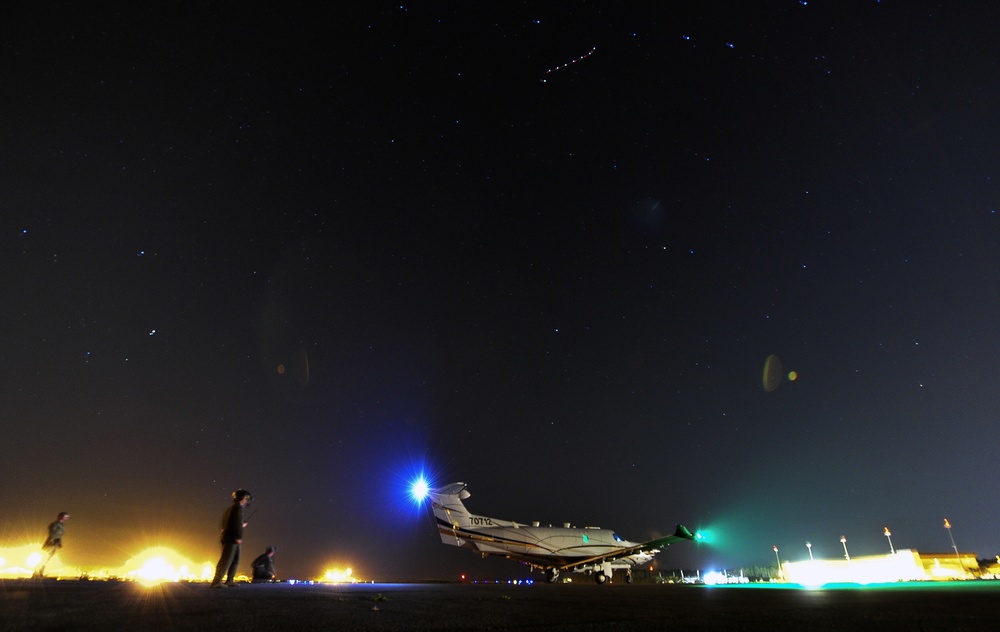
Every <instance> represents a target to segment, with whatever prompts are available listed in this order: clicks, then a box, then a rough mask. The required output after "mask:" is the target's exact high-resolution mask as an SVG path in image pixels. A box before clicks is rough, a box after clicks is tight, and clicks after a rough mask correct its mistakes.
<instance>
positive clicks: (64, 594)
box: [0, 580, 1000, 631]
mask: <svg viewBox="0 0 1000 632" xmlns="http://www.w3.org/2000/svg"><path fill="white" fill-rule="evenodd" d="M998 610H1000V582H985V581H983V582H965V583H959V584H947V585H944V584H933V585H932V584H920V585H914V584H908V585H897V586H893V587H888V588H879V589H872V588H869V589H860V588H844V589H827V590H822V591H820V590H803V589H781V588H773V587H766V588H765V587H759V588H758V587H747V586H741V587H707V586H691V585H631V586H629V585H624V584H615V585H610V586H596V585H593V584H589V583H587V584H579V583H577V584H572V585H547V584H544V585H543V584H535V585H533V586H509V585H469V584H375V585H371V584H365V585H354V586H350V585H341V586H323V585H313V586H302V585H298V586H292V585H288V584H275V585H253V586H251V585H241V586H239V587H237V588H235V589H221V590H211V589H209V588H208V587H207V585H205V584H164V585H161V586H159V587H154V588H144V587H142V586H140V585H137V584H133V583H112V582H78V581H48V580H47V581H30V580H13V581H3V582H0V630H4V631H7V630H102V631H107V630H168V629H169V630H204V631H210V630H212V631H214V630H247V631H259V630H309V629H313V630H320V629H340V630H344V629H346V630H389V631H391V630H525V629H543V630H577V629H586V630H626V629H627V630H632V629H640V628H643V627H646V628H658V629H662V628H667V627H669V628H671V629H677V630H706V629H712V630H714V629H730V630H789V629H794V630H800V629H801V630H805V629H808V630H810V631H814V630H923V631H928V630H952V631H954V630H986V629H997V627H996V626H997V625H998V619H997V613H998Z"/></svg>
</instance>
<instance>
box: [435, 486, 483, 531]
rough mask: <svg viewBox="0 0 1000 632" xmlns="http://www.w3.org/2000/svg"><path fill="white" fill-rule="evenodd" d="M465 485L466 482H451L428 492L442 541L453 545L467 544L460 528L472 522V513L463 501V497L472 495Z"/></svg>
mask: <svg viewBox="0 0 1000 632" xmlns="http://www.w3.org/2000/svg"><path fill="white" fill-rule="evenodd" d="M465 487H466V484H465V483H451V484H450V485H445V486H444V487H442V488H440V489H432V490H430V492H429V493H428V495H429V496H430V499H431V508H432V509H433V510H434V517H435V518H437V524H438V532H439V533H440V534H441V541H442V542H444V543H445V544H451V545H452V546H464V545H465V540H463V539H462V538H461V537H460V536H459V530H460V529H461V527H464V526H468V525H469V524H470V523H471V521H470V520H469V519H470V518H471V517H472V514H470V513H469V510H468V509H466V508H465V505H464V504H463V503H462V500H463V499H465V498H468V497H469V496H470V494H469V492H468V490H466V489H465Z"/></svg>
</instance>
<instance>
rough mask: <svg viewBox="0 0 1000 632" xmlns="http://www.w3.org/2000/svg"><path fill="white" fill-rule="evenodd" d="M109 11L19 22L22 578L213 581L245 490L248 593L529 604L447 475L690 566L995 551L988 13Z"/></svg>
mask: <svg viewBox="0 0 1000 632" xmlns="http://www.w3.org/2000/svg"><path fill="white" fill-rule="evenodd" d="M103 5H104V3H99V6H90V5H89V3H83V4H80V3H75V4H66V3H58V4H57V3H26V2H21V3H14V4H8V5H5V6H4V8H3V9H2V18H0V22H2V27H0V45H2V46H0V55H2V57H0V266H2V274H0V372H2V379H0V424H2V439H0V507H2V508H3V509H2V512H0V516H2V517H0V546H3V545H15V544H21V543H24V542H28V541H39V542H40V541H41V540H42V539H43V537H44V530H45V525H47V524H48V522H50V521H51V520H52V519H54V518H55V515H56V513H57V512H59V511H62V510H65V511H69V512H70V513H71V514H72V518H71V520H70V522H69V523H68V524H67V530H66V537H65V545H66V547H65V548H64V549H63V551H62V552H61V553H60V558H61V559H63V560H64V562H66V563H67V564H76V565H80V566H89V565H94V566H117V565H119V564H121V563H123V562H124V561H125V560H126V559H127V558H129V557H132V556H133V555H135V554H136V553H138V552H139V551H140V550H141V549H143V548H144V547H146V546H153V545H165V546H171V547H173V548H175V549H176V550H178V551H179V552H182V553H184V554H186V555H188V556H191V557H193V558H194V559H196V560H197V561H202V560H210V561H212V562H214V561H215V560H216V559H217V558H218V554H219V546H218V537H217V536H218V522H219V518H220V516H221V514H222V512H223V510H224V509H225V508H226V507H227V506H228V504H229V502H230V493H231V492H232V491H233V490H234V489H236V488H238V487H245V488H247V489H249V490H251V491H252V492H253V494H254V496H255V503H254V504H253V505H252V506H251V509H250V511H254V510H256V511H257V512H258V513H257V514H256V515H255V516H254V518H253V519H252V520H251V523H250V526H249V527H248V528H247V532H246V540H245V544H244V552H243V556H244V564H243V567H242V568H243V569H244V570H245V569H248V567H249V565H248V563H247V562H248V561H249V559H251V558H252V557H253V556H255V555H257V554H258V553H259V552H262V551H263V549H264V547H265V546H267V545H271V544H273V545H277V546H278V548H279V551H278V555H277V557H276V558H275V561H276V566H277V568H278V573H279V575H281V576H284V577H288V576H295V575H298V576H306V575H317V574H319V573H320V572H321V571H322V570H323V569H324V568H326V567H327V566H329V565H332V564H339V563H347V564H350V565H352V566H353V568H354V569H355V573H356V575H358V576H359V577H362V578H367V579H389V578H411V579H419V578H454V577H457V576H458V574H459V573H461V572H466V573H469V574H470V576H476V575H478V576H481V577H506V576H508V575H517V574H524V573H525V572H526V570H524V569H521V568H519V567H517V566H515V565H513V564H512V563H511V562H506V561H502V560H486V561H484V560H481V559H479V558H478V557H477V556H475V555H473V554H471V553H469V552H467V551H463V550H459V549H455V548H452V547H445V546H444V545H443V544H441V542H440V539H439V537H438V535H437V533H436V529H435V526H434V522H433V517H432V515H431V513H430V510H429V508H426V507H425V508H423V509H422V510H421V509H418V508H415V507H413V506H412V505H411V504H410V503H409V501H408V499H407V498H406V495H405V492H406V486H407V483H408V481H410V480H412V479H413V478H414V477H415V476H416V475H417V474H419V473H421V472H422V473H424V474H425V475H426V476H427V477H428V478H429V479H430V480H431V482H432V483H436V484H446V483H450V482H453V481H464V482H466V483H468V484H469V490H470V491H471V493H472V497H471V498H470V499H469V500H468V501H467V505H468V506H469V508H470V509H471V510H472V511H474V512H476V513H481V514H485V515H491V516H495V517H501V518H507V519H513V520H519V521H523V522H528V521H532V520H540V521H542V522H543V523H562V522H566V521H569V522H572V523H574V524H577V525H598V526H603V527H606V528H613V529H615V530H616V531H617V532H618V533H619V534H621V535H622V536H624V537H626V538H628V539H630V540H634V541H642V540H645V539H648V538H652V537H654V536H657V535H661V534H664V533H668V532H672V531H673V528H674V524H675V523H677V522H681V523H684V524H686V525H688V526H689V527H690V528H691V529H692V530H694V529H702V530H705V531H706V532H707V533H709V534H710V536H711V537H712V538H713V541H712V543H710V544H707V545H706V544H702V545H694V544H687V543H682V544H678V545H675V546H673V547H670V549H668V550H667V551H665V552H664V553H663V554H661V555H660V556H659V557H658V558H657V565H658V566H659V567H660V568H664V569H670V568H701V569H708V568H711V567H715V568H718V567H728V568H739V567H740V566H743V565H756V564H760V565H767V564H769V563H773V562H774V553H773V550H772V546H773V545H777V546H778V547H779V549H780V551H781V557H782V559H783V560H784V559H788V560H792V561H795V560H800V559H804V558H807V557H808V553H807V550H806V548H805V542H806V541H810V542H812V544H813V551H814V553H815V554H816V555H817V556H818V557H830V558H835V557H838V556H841V555H842V554H843V551H842V549H841V543H840V536H841V535H842V534H844V535H846V537H847V539H848V546H849V548H850V552H851V555H852V556H855V555H857V556H860V555H871V554H880V553H884V552H888V545H887V542H886V539H885V537H884V536H883V526H889V527H890V528H891V530H892V534H893V544H894V545H895V547H896V548H897V549H899V548H915V549H918V550H920V551H921V552H948V551H951V542H950V540H949V537H948V532H947V531H946V530H945V529H944V528H943V521H944V518H946V517H947V518H948V519H949V520H950V521H951V524H952V525H953V527H954V528H953V530H952V533H953V535H954V538H955V540H956V543H957V545H958V548H959V549H961V550H962V551H970V552H975V553H977V554H978V556H979V557H980V558H983V557H992V556H993V555H996V554H997V553H1000V542H998V540H997V535H996V534H997V523H998V519H1000V508H998V507H1000V503H998V492H997V483H996V474H995V473H996V467H997V466H996V463H997V418H998V409H1000V362H998V355H997V351H998V349H1000V328H998V327H997V326H996V324H997V321H998V316H1000V215H998V213H997V208H998V207H1000V186H998V184H1000V149H998V148H1000V126H998V123H997V120H998V118H997V107H998V106H997V104H1000V82H998V80H997V77H998V76H1000V67H998V63H997V62H998V59H1000V57H998V54H997V48H996V24H997V22H998V19H1000V9H998V8H997V6H996V4H995V3H993V2H986V1H983V2H922V1H910V0H908V1H903V0H885V1H882V2H878V1H876V0H864V1H862V0H858V1H846V0H845V1H836V2H834V1H832V0H831V1H816V0H811V1H810V2H808V3H807V2H800V1H798V0H781V1H772V2H739V3H737V2H728V3H727V2H700V1H698V2H695V1H692V2H686V3H680V2H677V3H645V2H644V3H619V2H615V3H600V2H534V3H532V2H522V3H514V2H443V3H438V2H435V3H414V4H403V5H400V4H398V3H389V2H356V3H353V4H349V3H340V2H338V3H336V4H335V5H322V6H321V5H317V4H311V3H302V4H296V3H278V4H274V3H271V4H268V5H261V6H254V5H253V3H251V4H246V3H236V2H228V1H226V2H215V3H186V4H179V3H168V4H167V5H166V6H156V7H148V6H139V5H133V4H129V3H125V4H123V3H115V4H113V5H106V6H103ZM140 5H141V3H140ZM655 5H662V6H655ZM574 60H576V61H575V62H574ZM772 354H773V355H775V356H777V357H778V358H780V361H781V364H782V369H781V371H776V372H775V376H784V379H783V380H782V381H781V383H780V384H775V383H773V382H772V383H771V384H769V385H768V386H769V389H765V388H764V384H763V380H762V376H763V373H764V366H765V361H766V359H767V358H768V356H770V355H772ZM790 371H795V372H796V374H797V379H794V380H792V379H789V375H788V374H789V372H790Z"/></svg>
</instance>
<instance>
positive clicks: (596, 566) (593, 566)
mask: <svg viewBox="0 0 1000 632" xmlns="http://www.w3.org/2000/svg"><path fill="white" fill-rule="evenodd" d="M465 488H466V484H465V483H451V484H450V485H446V486H444V487H442V488H440V489H428V490H427V495H428V496H430V499H431V507H433V509H434V516H435V517H436V518H437V524H438V532H439V533H440V534H441V541H442V542H444V543H445V544H450V545H452V546H461V547H466V548H470V549H472V550H473V551H479V552H480V553H482V554H483V557H485V556H487V555H499V556H503V557H506V558H507V559H511V560H516V561H519V562H522V563H524V564H528V565H529V566H531V567H532V568H538V569H541V570H543V571H544V572H545V576H546V579H547V580H548V581H549V582H550V583H553V582H555V581H556V580H558V579H559V573H560V572H562V571H569V572H574V573H586V574H587V575H590V574H593V576H594V578H595V579H596V580H597V583H598V584H604V583H605V582H607V581H608V580H609V579H611V576H612V572H613V571H614V569H616V568H619V569H625V571H626V573H625V581H626V582H629V583H631V581H632V567H634V566H642V565H645V564H647V563H648V562H649V561H650V560H652V559H653V556H654V555H656V554H657V553H659V552H660V549H662V548H666V547H667V546H669V545H670V544H672V543H674V542H677V541H680V540H692V541H693V540H695V539H697V538H696V536H695V535H693V534H692V533H691V532H690V531H688V530H687V528H686V527H684V526H683V525H677V530H676V531H675V532H674V534H673V535H668V536H666V537H663V538H656V539H655V540H650V541H649V542H642V543H641V544H640V543H636V542H629V541H628V540H624V539H622V538H621V537H619V536H618V534H617V533H614V532H613V531H609V530H607V529H599V528H596V527H584V528H575V527H570V526H569V525H568V524H567V525H565V526H563V527H542V526H539V524H538V523H537V522H536V523H533V524H531V525H527V524H520V523H517V522H511V521H510V520H499V519H497V518H487V517H485V516H477V515H475V514H472V513H469V511H468V510H467V509H466V508H465V505H464V504H463V503H462V500H464V499H466V498H468V497H469V495H470V494H469V492H468V491H467V490H466V489H465Z"/></svg>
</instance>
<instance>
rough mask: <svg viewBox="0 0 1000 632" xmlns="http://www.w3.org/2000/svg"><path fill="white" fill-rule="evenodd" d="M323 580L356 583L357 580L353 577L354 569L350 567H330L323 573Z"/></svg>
mask: <svg viewBox="0 0 1000 632" xmlns="http://www.w3.org/2000/svg"><path fill="white" fill-rule="evenodd" d="M323 581H325V582H329V583H331V584H347V583H350V584H356V583H357V582H358V580H357V579H355V578H354V571H353V570H352V569H350V568H345V569H343V570H341V569H339V568H331V569H330V570H328V571H326V572H325V573H323Z"/></svg>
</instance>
